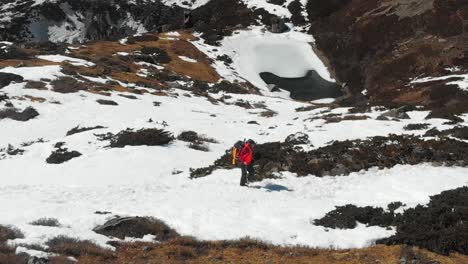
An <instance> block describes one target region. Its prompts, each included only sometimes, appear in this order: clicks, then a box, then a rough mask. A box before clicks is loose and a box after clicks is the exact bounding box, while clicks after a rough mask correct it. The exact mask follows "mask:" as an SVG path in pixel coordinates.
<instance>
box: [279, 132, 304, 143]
mask: <svg viewBox="0 0 468 264" xmlns="http://www.w3.org/2000/svg"><path fill="white" fill-rule="evenodd" d="M284 142H285V143H287V144H291V145H302V144H309V143H310V140H309V135H307V134H305V133H302V132H297V133H295V134H291V135H289V136H288V137H287V138H286V139H285V140H284Z"/></svg>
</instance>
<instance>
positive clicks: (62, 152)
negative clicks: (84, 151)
mask: <svg viewBox="0 0 468 264" xmlns="http://www.w3.org/2000/svg"><path fill="white" fill-rule="evenodd" d="M80 156H81V153H80V152H78V151H68V149H67V148H61V147H60V148H59V149H57V150H56V151H53V152H52V154H50V156H49V157H48V158H47V159H46V162H47V163H49V164H62V163H64V162H67V161H69V160H71V159H73V158H77V157H80Z"/></svg>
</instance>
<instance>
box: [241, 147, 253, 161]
mask: <svg viewBox="0 0 468 264" xmlns="http://www.w3.org/2000/svg"><path fill="white" fill-rule="evenodd" d="M253 154H254V153H253V149H252V146H250V144H249V143H245V145H244V147H243V148H242V150H241V152H240V153H239V160H240V161H241V162H242V163H243V164H245V165H251V164H252V161H253Z"/></svg>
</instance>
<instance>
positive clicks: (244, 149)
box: [233, 139, 255, 186]
mask: <svg viewBox="0 0 468 264" xmlns="http://www.w3.org/2000/svg"><path fill="white" fill-rule="evenodd" d="M254 148H255V141H253V140H252V139H249V140H247V141H246V142H245V143H243V144H242V141H240V142H239V141H238V142H237V143H236V144H235V145H234V151H233V164H234V165H235V163H236V161H237V162H238V163H239V165H240V167H241V170H242V176H241V181H240V185H241V186H247V183H248V181H249V180H250V181H252V180H253V179H254V177H255V171H254V168H253V157H254Z"/></svg>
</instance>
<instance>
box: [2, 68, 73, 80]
mask: <svg viewBox="0 0 468 264" xmlns="http://www.w3.org/2000/svg"><path fill="white" fill-rule="evenodd" d="M61 70H62V67H61V66H59V65H51V66H38V67H20V68H14V67H6V68H3V69H0V72H7V73H13V74H17V75H21V76H22V77H23V78H24V79H25V80H28V81H40V80H41V79H50V80H56V79H57V78H59V77H61V76H64V74H63V73H62V72H61Z"/></svg>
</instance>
